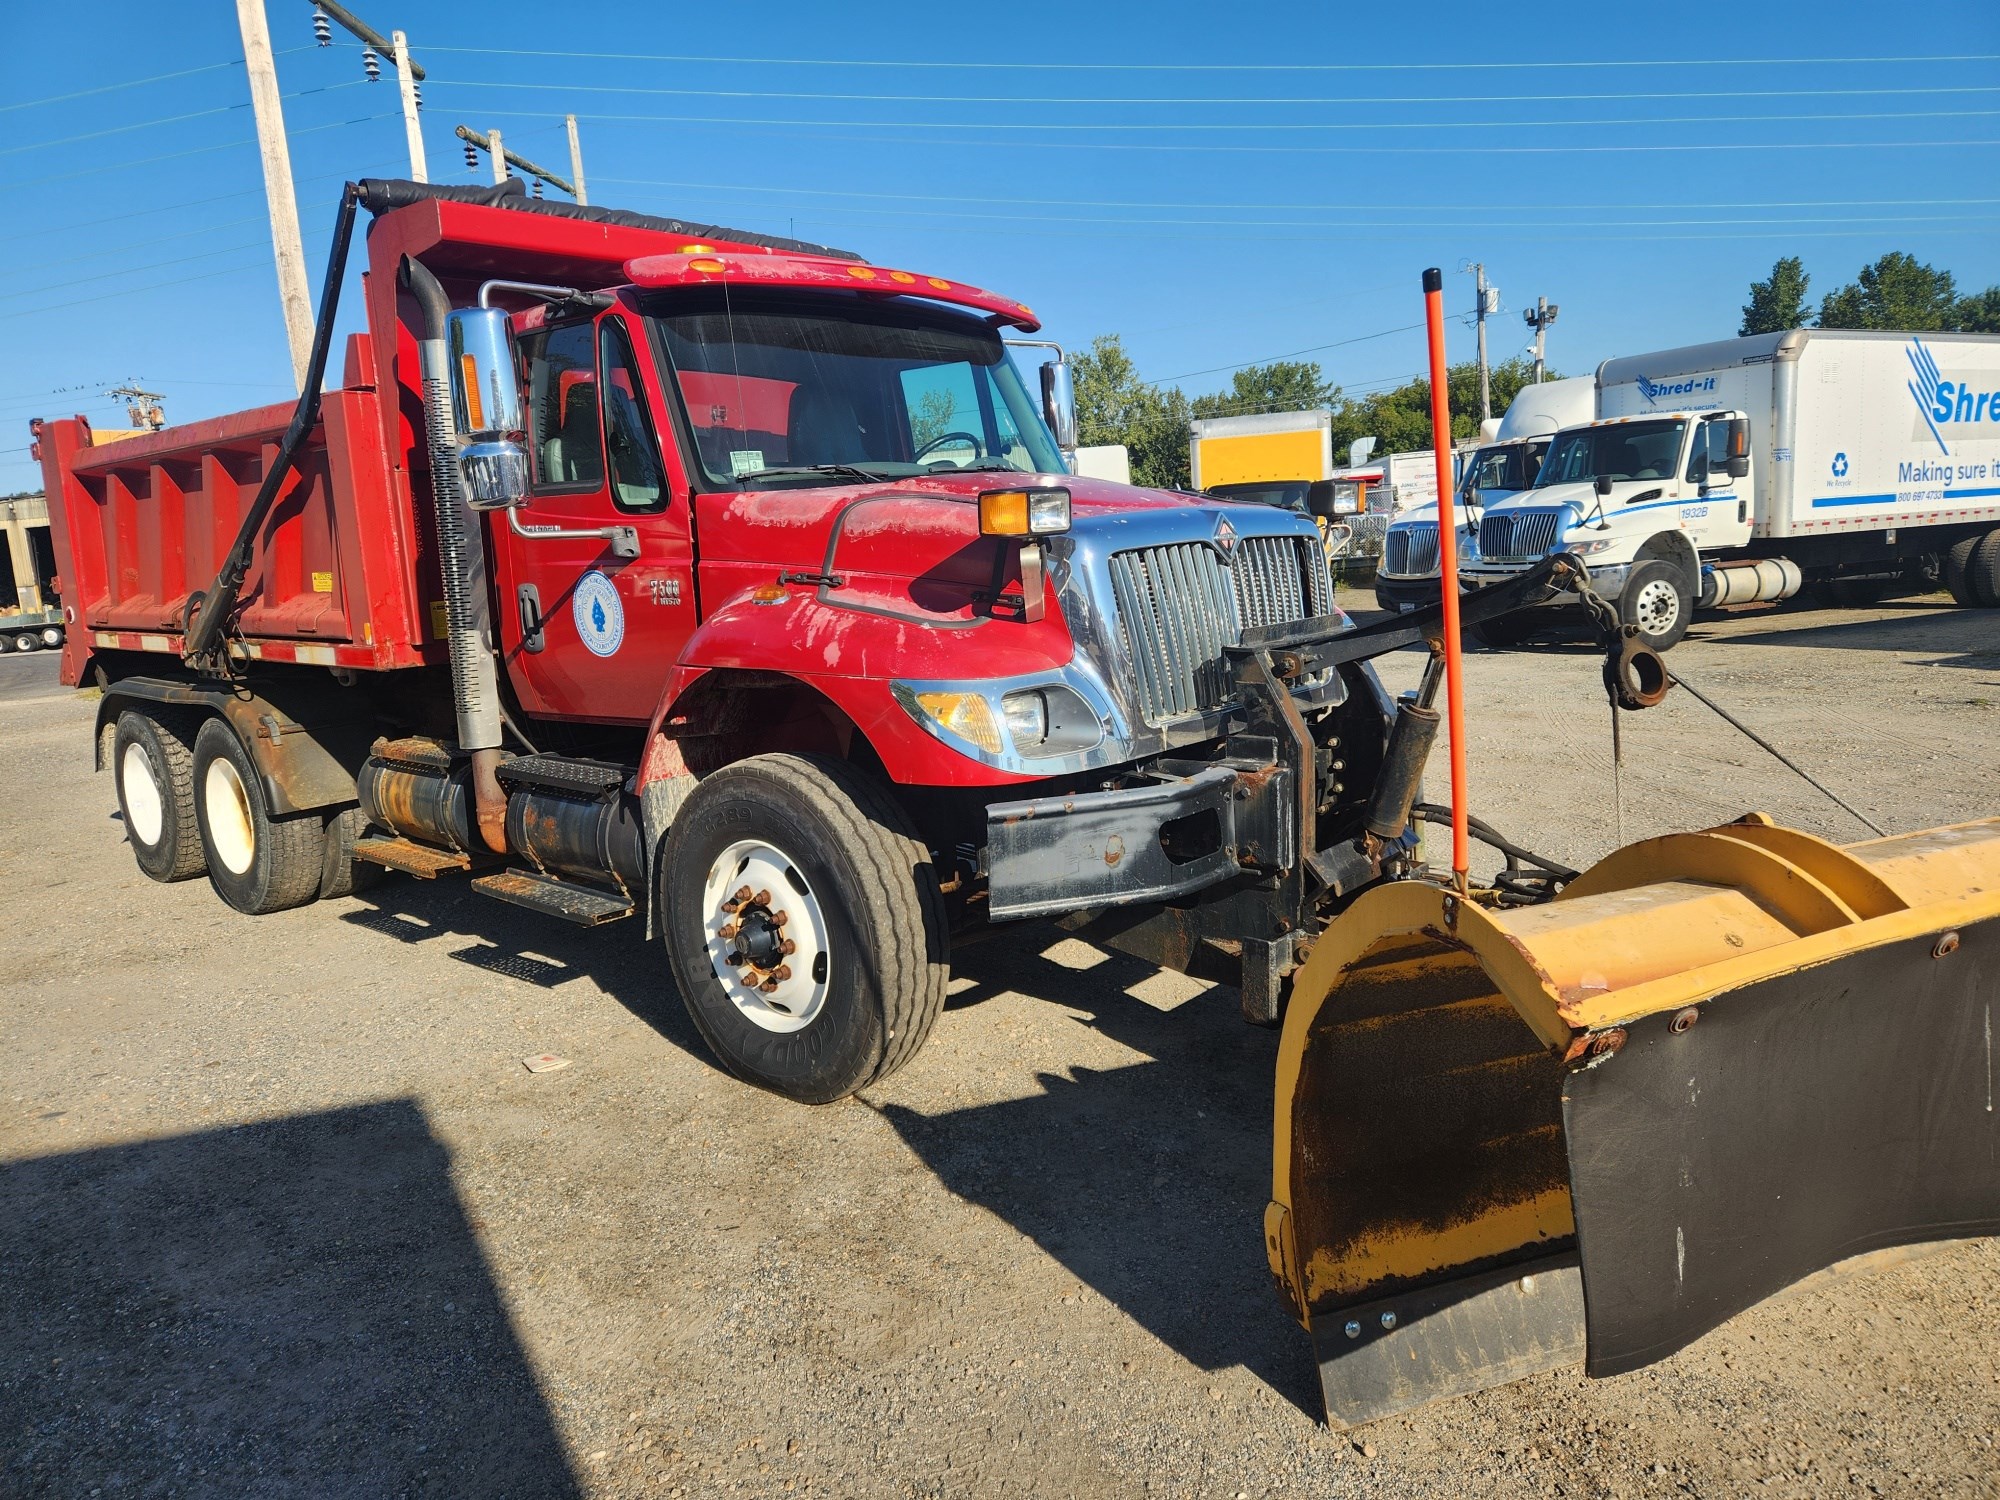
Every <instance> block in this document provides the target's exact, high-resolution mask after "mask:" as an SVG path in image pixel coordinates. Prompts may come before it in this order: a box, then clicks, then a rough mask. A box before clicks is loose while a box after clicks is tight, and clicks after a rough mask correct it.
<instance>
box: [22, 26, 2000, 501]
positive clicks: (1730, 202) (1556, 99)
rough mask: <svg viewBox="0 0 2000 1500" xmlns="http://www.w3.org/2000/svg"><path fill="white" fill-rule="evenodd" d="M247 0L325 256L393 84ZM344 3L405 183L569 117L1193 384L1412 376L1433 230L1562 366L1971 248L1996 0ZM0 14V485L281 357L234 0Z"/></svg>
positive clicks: (1464, 342) (1512, 324) (1354, 386)
mask: <svg viewBox="0 0 2000 1500" xmlns="http://www.w3.org/2000/svg"><path fill="white" fill-rule="evenodd" d="M267 6H268V9H269V13H270V20H271V30H272V35H273V41H274V45H275V46H276V48H277V49H278V52H279V56H278V76H279V83H280V86H281V87H282V89H283V90H284V92H285V93H286V94H287V95H288V96H289V97H288V99H287V101H286V105H285V109H286V120H287V124H288V126H289V129H290V132H291V136H292V152H293V169H294V172H295V174H296V177H297V180H298V194H299V200H300V207H301V212H302V214H303V217H304V223H305V235H306V250H307V258H308V260H309V262H311V263H312V264H313V265H314V266H315V268H317V266H318V265H319V263H320V262H321V261H322V260H323V258H324V255H325V236H326V232H327V229H328V226H329V224H330V222H331V219H332V208H333V204H334V201H335V199H336V197H337V195H338V192H339V185H340V182H341V181H342V179H343V178H344V177H347V176H362V175H403V174H404V172H405V171H406V168H407V159H406V156H405V153H404V146H403V136H402V127H401V123H400V121H399V119H398V118H397V117H396V97H395V91H394V85H393V82H392V81H391V79H390V78H389V77H387V76H385V80H384V81H383V82H381V83H378V84H372V85H371V84H369V83H366V82H364V81H363V69H362V63H361V56H360V49H359V47H358V46H357V45H356V44H354V43H352V42H351V41H348V40H346V39H345V36H344V34H339V33H337V34H338V35H340V36H341V41H340V43H339V44H338V45H336V46H334V47H332V48H329V49H324V50H321V49H316V48H314V47H313V45H312V30H311V21H310V18H311V6H310V4H309V3H308V0H267ZM351 8H352V9H354V10H356V11H357V12H358V13H359V14H360V15H361V16H362V17H363V19H365V20H367V21H368V22H370V23H371V24H373V25H375V26H377V27H378V28H380V29H382V30H384V31H387V30H389V29H390V28H392V27H401V28H403V29H404V30H405V31H407V32H408V33H409V35H410V39H411V46H412V50H413V52H414V53H415V55H416V56H417V57H418V59H419V61H421V62H422V63H423V64H424V65H425V67H426V68H427V70H428V71H429V73H430V75H431V76H430V81H429V82H428V83H427V84H426V85H425V90H424V103H425V110H424V123H425V131H426V138H427V142H428V149H429V153H430V163H431V175H432V178H433V180H435V181H442V182H468V181H473V180H484V169H483V168H482V170H481V173H480V174H479V175H478V177H477V179H475V174H473V173H471V172H469V171H467V169H466V167H465V164H464V160H463V156H462V153H461V150H460V148H459V144H458V142H457V141H456V140H455V139H453V137H452V128H453V126H455V125H457V124H460V123H466V124H471V125H473V126H475V127H479V128H486V127H490V126H494V125H497V126H499V127H500V128H501V129H502V130H503V131H504V132H505V135H506V139H507V141H508V144H510V145H511V146H513V147H514V148H515V149H517V150H519V151H521V152H522V153H524V154H526V155H527V156H529V157H532V158H535V159H537V160H540V161H543V162H545V163H547V164H548V165H550V166H554V167H558V168H560V167H561V166H562V164H563V163H564V160H565V157H566V146H565V144H564V135H563V127H562V120H561V117H562V114H563V113H564V112H565V111H574V112H575V113H576V114H578V116H579V117H580V119H581V129H582V134H583V143H584V153H585V164H586V170H587V174H588V180H589V186H590V191H591V197H592V200H593V201H594V202H597V203H603V204H610V205H614V206H619V207H630V208H636V209H643V210H650V211H654V212H662V213H672V214H677V215H682V216H686V217H691V218H705V219H711V220H715V221H718V222H721V223H724V224H734V225H739V226H742V227H746V228H753V229H762V230H767V231H776V232H779V233H784V232H787V231H794V232H796V233H797V234H799V235H801V236H803V237H806V238H813V239H820V240H824V241H826V242H829V243H833V244H838V245H843V246H847V247H849V248H852V249H856V250H858V251H860V252H861V253H863V254H864V255H866V256H868V257H869V258H870V259H872V260H876V261H878V262H883V263H887V264H890V265H903V266H909V267H911V268H913V269H917V270H921V271H925V272H939V273H943V274H948V275H951V276H953V277H957V278H961V279H963V280H967V281H971V282H974V283H976V284H980V285H984V286H988V287H992V288H994V289H996V290H1000V291H1004V292H1007V293H1008V294H1010V295H1014V296H1018V297H1020V298H1022V299H1023V300H1025V301H1027V302H1028V303H1029V304H1030V305H1032V306H1034V307H1035V308H1036V309H1037V310H1038V311H1039V312H1040V313H1041V314H1042V316H1043V317H1044V319H1045V320H1046V322H1047V326H1048V332H1049V335H1050V336H1051V337H1054V338H1057V339H1060V340H1063V341H1065V342H1068V343H1071V344H1075V345H1080V344H1083V343H1085V342H1087V341H1088V340H1089V339H1090V338H1091V337H1092V336H1094V335H1096V334H1099V333H1119V334H1122V335H1123V336H1124V338H1125V341H1126V345H1127V347H1128V349H1129V350H1130V351H1131V352H1132V354H1133V356H1134V357H1135V359H1136V360H1137V361H1138V364H1139V368H1140V370H1141V371H1142V372H1143V373H1144V374H1145V375H1146V376H1147V377H1148V378H1151V379H1157V380H1165V381H1177V382H1178V383H1180V384H1182V385H1184V386H1185V387H1186V388H1187V389H1188V390H1189V391H1190V392H1194V391H1199V390H1203V389H1210V388H1213V387H1215V386H1218V385H1221V384H1223V383H1225V382H1226V381H1227V379H1228V369H1227V367H1229V366H1233V365H1237V364H1240V363H1245V362H1250V361H1260V360H1265V359H1269V358H1272V357H1276V356H1282V355H1289V354H1293V353H1295V352H1297V351H1303V350H1313V351H1315V352H1312V353H1308V354H1304V355H1303V356H1302V357H1306V358H1315V359H1318V360H1320V361H1321V362H1322V364H1323V365H1324V366H1325V368H1326V370H1327V372H1328V373H1329V375H1331V376H1332V377H1333V378H1335V379H1337V380H1339V381H1340V382H1342V383H1343V384H1344V385H1345V386H1347V387H1348V388H1349V389H1351V390H1359V389H1366V388H1369V387H1375V386H1379V385H1381V384H1383V383H1393V382H1394V381H1396V380H1397V379H1398V378H1399V377H1403V376H1406V375H1408V374H1410V373H1412V372H1414V371H1415V370H1416V369H1417V368H1418V367H1419V366H1420V364H1421V362H1422V359H1423V348H1422V342H1421V334H1420V333H1417V332H1414V331H1400V332H1398V331H1392V330H1399V329H1405V328H1406V327H1407V325H1410V324H1413V323H1415V322H1416V321H1417V320H1418V318H1419V317H1420V315H1421V307H1420V297H1419V289H1418V278H1419V275H1420V272H1421V271H1422V269H1423V268H1424V267H1425V266H1429V265H1437V266H1441V267H1443V268H1444V269H1445V270H1446V271H1447V273H1455V271H1456V268H1458V267H1459V266H1460V265H1461V264H1462V263H1465V262H1468V261H1471V260H1475V259H1477V260H1483V261H1484V262H1485V263H1486V266H1487V273H1488V276H1489V278H1490V279H1491V280H1492V282H1493V283H1494V284H1495V285H1497V286H1498V287H1499V288H1500V290H1501V295H1502V298H1503V301H1504V308H1505V310H1504V312H1503V313H1502V314H1501V316H1500V318H1499V319H1498V321H1497V323H1495V324H1493V325H1491V335H1490V336H1491V346H1492V351H1493V355H1494V357H1495V358H1496V359H1500V358H1504V357H1507V356H1509V355H1511V354H1514V353H1517V352H1519V351H1520V349H1521V348H1522V346H1523V345H1524V344H1525V342H1526V330H1525V329H1524V327H1523V325H1522V323H1521V317H1520V310H1521V308H1522V307H1523V306H1532V305H1533V303H1534V299H1535V297H1536V296H1537V295H1538V294H1540V295H1543V296H1547V297H1548V298H1550V299H1551V300H1552V301H1555V302H1557V303H1559V304H1560V305H1561V308H1562V313H1561V317H1560V320H1559V321H1558V322H1557V324H1556V325H1555V327H1554V328H1553V329H1552V331H1551V334H1550V351H1549V352H1550V362H1551V363H1552V364H1554V365H1556V366H1557V367H1559V368H1561V369H1563V370H1564V371H1567V372H1573V373H1582V372H1587V371H1588V370H1589V369H1590V368H1591V367H1592V366H1593V365H1594V364H1595V363H1596V362H1597V361H1598V360H1600V359H1604V358H1607V357H1610V356H1613V355H1618V354H1628V353H1636V352H1642V351H1644V350H1646V349H1651V348H1658V347H1663V346H1666V345H1671V344H1676V343H1683V342H1689V341H1693V340H1696V339H1702V338H1710V337H1725V336H1728V335H1730V334H1733V333H1734V331H1735V328H1736V320H1737V317H1738V309H1739V307H1740V305H1741V303H1742V302H1743V300H1744V296H1745V290H1746V287H1747V284H1748V283H1749V281H1750V280H1751V279H1752V278H1753V277H1755V276H1760V275H1762V274H1764V272H1765V271H1766V270H1767V269H1768V268H1769V266H1770V264H1771V262H1772V260H1773V259H1774V258H1776V257H1777V256H1779V255H1783V254H1799V255H1803V256H1804V257H1805V260H1806V264H1807V268H1808V270H1809V271H1810V272H1811V273H1812V276H1813V292H1814V295H1815V296H1817V295H1818V293H1820V292H1822V291H1825V290H1830V289H1831V288H1833V287H1834V286H1836V285H1838V284H1840V283H1842V282H1844V281H1846V280H1848V279H1851V277H1852V276H1853V274H1854V272H1855V270H1856V269H1857V268H1858V267H1859V266H1861V265H1862V264H1863V263H1864V262H1866V261H1868V260H1871V259H1873V258H1874V257H1875V256H1877V255H1879V254H1881V253H1882V252H1884V251H1886V250H1892V249H1902V250H1908V251H1910V252H1911V253H1913V254H1915V255H1917V256H1919V257H1920V258H1923V259H1926V260H1929V261H1931V262H1932V263H1934V264H1936V265H1939V266H1942V267H1945V268H1948V269H1950V270H1952V271H1953V272H1954V273H1955V274H1957V276H1958V278H1959V281H1960V284H1961V287H1963V288H1965V289H1973V288H1977V287H1984V286H1987V285H1990V284H1992V283H1994V282H2000V170H1996V168H2000V61H1997V60H1996V58H1997V57H2000V7H1995V6H1994V5H1993V3H1992V0H1933V3H1928V4H1925V5H1924V6H1922V7H1915V6H1912V7H1905V8H1902V9H1900V10H1896V11H1887V10H1885V8H1884V7H1883V6H1881V5H1880V4H1879V3H1875V4H1869V5H1865V6H1864V5H1859V4H1849V3H1844V0H1828V3H1816V4H1811V5H1800V4H1767V5H1757V6H1737V7H1730V8H1725V9H1721V10H1717V9H1713V8H1710V9H1707V10H1696V9H1690V8H1687V7H1662V6H1657V5H1637V6H1634V5H1625V6H1605V5H1599V4H1589V5H1577V4H1544V5H1539V6H1536V7H1533V8H1532V9H1531V17H1532V19H1530V20H1528V21H1522V20H1518V19H1513V18H1512V17H1513V16H1515V15H1517V14H1518V13H1517V12H1510V11H1508V10H1507V9H1505V8H1504V7H1498V6H1493V5H1482V6H1477V7H1473V6H1463V5H1451V4H1440V5H1433V6H1430V7H1427V8H1422V9H1419V8H1416V7H1411V8H1409V9H1403V8H1400V7H1389V6H1382V7H1358V6H1356V7H1348V6H1339V7H1336V6H1328V5H1324V4H1301V5H1288V4H1287V5H1279V4H1263V5H1257V6H1243V7H1235V8H1230V7H1217V6H1215V5H1213V4H1204V5H1191V4H1178V3H1152V4H1146V5H1123V4H1120V5H1112V4H1094V5H1079V4H1076V3H1074V0H1071V3H1067V4H1060V5H1058V4H1046V3H1040V0H1035V3H1014V4H1010V5H1004V6H994V5H981V6H977V7H974V6H951V5H946V4H939V3H937V0H932V3H931V4H929V5H926V6H920V7H899V6H887V5H874V6H866V5H864V6H826V5H806V4H798V3H795V0H765V3H764V4H762V5H759V6H755V7H751V6H743V5H719V6H649V7H643V8H641V7H636V6H626V5H611V4H604V3H599V0H569V3H567V4H565V5H563V6H561V7H550V6H548V5H545V4H536V5H530V4H522V3H516V0H486V3H483V4H480V5H478V6H472V5H467V4H456V3H444V0H356V3H355V4H353V6H352V7H351ZM556 15H560V17H561V18H562V20H563V21H564V22H566V23H567V24H566V25H565V26H563V27H562V28H560V29H557V28H554V27H553V26H552V21H551V17H552V16H556ZM1885 15H1896V16H1899V17H1902V18H1904V20H1905V21H1906V22H1907V24H1900V23H1899V24H1896V25H1893V26H1891V25H1885V24H1884V19H1883V18H1884V16H1885ZM746 17H754V19H753V20H746ZM9 20H10V25H9V27H8V43H9V45H8V47H7V49H6V52H5V61H4V63H0V213H4V217H5V222H6V224H7V226H8V232H7V234H6V235H5V237H4V239H0V267H4V272H5V275H4V282H5V285H4V287H0V333H4V341H0V348H4V350H5V354H6V366H5V370H4V373H0V491H7V490H14V489H20V488H32V487H35V486H36V485H38V483H39V471H38V470H37V469H35V468H34V467H33V466H31V465H30V464H29V463H28V460H27V455H26V452H25V449H24V446H23V445H24V444H25V442H26V429H25V426H24V425H23V424H24V422H25V419H26V418H28V417H29V416H32V415H36V414H42V415H51V414H57V413H63V412H69V411H77V410H80V411H83V412H85V413H87V414H88V415H90V416H91V417H92V419H93V420H94V421H97V422H98V423H100V425H123V416H122V409H121V408H120V406H119V405H118V403H115V402H111V401H107V400H105V399H104V398H103V397H102V395H101V394H100V393H101V392H102V391H103V390H104V389H106V388H107V387H109V386H110V385H113V384H117V383H121V382H124V381H127V380H136V381H138V382H139V383H141V384H143V385H147V386H150V387H151V388H152V389H155V390H159V391H162V392H164V393H165V394H166V396H167V398H168V400H167V411H168V415H169V417H170V418H171V419H172V420H175V421H180V420H186V419H190V418H194V417H199V416H205V415H211V414H214V413H216V412H221V411H228V410H233V409H236V408H239V407H244V406H250V405H257V404H262V403H264V402H269V401H277V400H283V399H287V398H288V397H289V396H290V395H291V382H290V377H289V362H288V359H287V356H286V352H285V346H284V335H283V329H282V325H281V323H280V319H279V312H278V302H277V293H276V278H275V275H274V273H273V270H272V264H271V255H270V249H269V243H268V230H267V225H266V220H265V209H264V201H263V196H262V185H261V177H260V174H259V172H258V166H257V156H256V151H255V147H254V145H253V144H252V126H251V119H250V111H249V108H248V92H247V88H246V85H245V81H244V75H243V70H242V67H241V65H240V62H239V59H240V56H241V47H240V43H239V40H238V36H237V31H236V21H235V7H234V5H233V4H231V3H229V0H203V3H200V4H193V5H173V6H155V7H151V8H140V9H138V10H133V9H132V8H129V7H127V8H124V9H113V10H106V9H104V8H103V7H87V8H85V9H83V10H78V9H73V8H69V7H59V6H40V7H35V8H33V9H24V10H23V11H21V12H18V13H14V14H12V15H10V18H9ZM565 54H570V55H565ZM1891 54H1893V56H1894V57H1895V58H1899V59H1909V60H1903V61H1894V60H1888V58H1889V55H1891ZM1827 59H1847V60H1848V61H1827ZM1857 59H1875V60H1867V61H1860V60H1857ZM1743 60H1747V61H1743ZM168 74H177V75H179V76H173V77H163V76H162V75H168ZM84 91H89V92H84ZM79 94H80V95H81V96H80V97H70V98H56V102H42V101H47V100H50V99H52V98H55V96H65V95H79ZM314 274H315V277H317V269H315V273H314ZM1446 287H1447V297H1448V299H1449V302H1450V304H1451V305H1452V307H1453V308H1454V309H1455V310H1461V311H1462V310H1464V309H1467V308H1469V307H1470V305H1471V301H1472V292H1471V278H1470V277H1468V276H1460V275H1456V274H1448V275H1447V281H1446ZM316 292H317V287H315V293H316ZM358 300H359V299H358V298H356V297H354V296H352V295H351V291H350V295H349V296H348V298H347V299H346V307H345V309H344V312H343V317H342V322H343V325H345V326H353V325H354V322H355V319H356V318H357V317H358V312H359V309H358ZM1319 346H1332V347H1319ZM1471 350H1472V334H1471V332H1470V329H1469V328H1467V327H1463V326H1460V325H1456V324H1455V325H1454V326H1453V328H1452V330H1451V354H1452V357H1453V358H1454V359H1458V358H1465V357H1469V355H1470V354H1471Z"/></svg>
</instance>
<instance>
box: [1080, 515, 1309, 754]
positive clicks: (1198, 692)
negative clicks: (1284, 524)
mask: <svg viewBox="0 0 2000 1500" xmlns="http://www.w3.org/2000/svg"><path fill="white" fill-rule="evenodd" d="M1111 588H1112V593H1113V594H1114V596H1115V597H1116V599H1117V604H1118V617H1119V621H1120V625H1121V628H1122V630H1123V632H1124V637H1125V650H1126V654H1127V656H1128V657H1129V658H1130V660H1131V663H1132V674H1133V680H1134V684H1135V686H1136V687H1137V688H1138V695H1139V704H1140V708H1141V709H1142V711H1143V712H1144V714H1145V716H1146V719H1147V721H1148V722H1149V723H1155V724H1158V723H1164V722H1166V721H1167V720H1170V719H1179V718H1185V717H1186V716H1188V715H1190V714H1197V713H1204V712H1206V711H1208V710H1210V709H1214V708H1219V707H1220V706H1221V705H1222V704H1224V703H1225V702H1227V701H1228V699H1229V664H1228V662H1227V661H1226V660H1225V659H1224V657H1223V654H1222V653H1223V648H1224V647H1225V646H1229V645H1233V644H1235V643H1236V642H1237V641H1239V640H1241V639H1242V636H1243V632H1244V631H1245V630H1246V629H1249V628H1251V627H1254V626H1259V625H1282V624H1285V623H1288V622H1289V621H1293V620H1303V619H1308V618H1311V617H1312V616H1315V615H1324V614H1331V613H1332V612H1333V607H1334V605H1333V577H1332V575H1331V573H1330V572H1329V571H1328V569H1327V565H1326V554H1325V552H1324V551H1323V550H1322V549H1321V548H1320V546H1319V544H1318V539H1317V538H1308V537H1298V536H1253V537H1245V538H1244V539H1243V540H1242V541H1240V542H1238V543H1237V544H1236V548H1235V553H1234V556H1233V557H1231V558H1230V560H1229V561H1228V562H1226V563H1225V562H1224V561H1223V558H1222V555H1221V554H1220V553H1219V552H1217V551H1216V549H1215V548H1213V547H1211V546H1209V545H1208V544H1207V543H1205V542H1177V543H1172V544H1170V545H1167V546H1162V547H1147V548H1144V549H1142V550H1140V551H1136V552H1120V553H1117V554H1115V555H1114V556H1113V557H1112V559H1111Z"/></svg>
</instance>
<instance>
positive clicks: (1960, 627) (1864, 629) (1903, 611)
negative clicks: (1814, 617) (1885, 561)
mask: <svg viewBox="0 0 2000 1500" xmlns="http://www.w3.org/2000/svg"><path fill="white" fill-rule="evenodd" d="M1881 608H1882V609H1883V610H1894V611H1895V613H1894V614H1891V615H1888V616H1887V617H1886V618H1885V617H1883V616H1881V615H1879V614H1874V613H1871V614H1869V615H1867V616H1865V617H1863V618H1860V619H1853V618H1846V619H1843V618H1839V617H1835V618H1832V619H1827V620H1823V621H1817V622H1815V623H1812V624H1806V623H1804V622H1799V623H1793V620H1796V618H1797V617H1796V616H1794V617H1792V618H1791V619H1786V620H1785V624H1786V627H1788V628H1782V629H1777V630H1762V631H1758V632H1756V633H1754V634H1751V633H1747V632H1746V633H1745V634H1742V635H1739V636H1737V637H1735V640H1737V641H1740V642H1742V643H1744V644H1748V645H1757V646H1817V647H1821V648H1827V647H1837V648H1839V649H1841V650H1843V651H1910V652H1922V651H1929V652H1936V653H1937V656H1936V658H1935V659H1934V660H1932V661H1929V662H1926V663H1924V665H1926V666H1933V667H1971V668H1974V669H1981V668H1983V669H1986V670H1991V669H1993V668H1994V667H2000V644H1987V642H1988V641H1990V640H1991V639H1992V632H1991V621H1992V616H1990V615H1985V614H1982V613H1976V612H1973V611H1968V610H1962V609H1959V608H1957V607H1956V606H1953V605H1935V604H1918V603H1912V604H1907V605H1898V604H1886V605H1883V606H1881ZM1774 619H1785V617H1784V616H1777V617H1774ZM1982 637H1985V640H1982V639H1981V638H1982ZM1975 642H1978V643H1979V645H1983V646H1984V647H1985V649H1978V647H1977V646H1975ZM1969 647H1970V648H1973V649H1968V648H1969Z"/></svg>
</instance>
